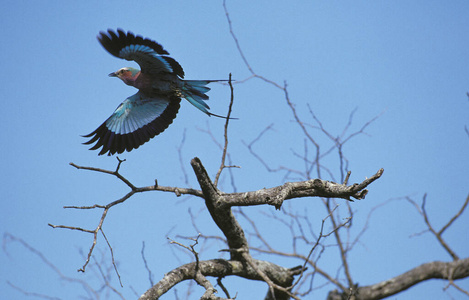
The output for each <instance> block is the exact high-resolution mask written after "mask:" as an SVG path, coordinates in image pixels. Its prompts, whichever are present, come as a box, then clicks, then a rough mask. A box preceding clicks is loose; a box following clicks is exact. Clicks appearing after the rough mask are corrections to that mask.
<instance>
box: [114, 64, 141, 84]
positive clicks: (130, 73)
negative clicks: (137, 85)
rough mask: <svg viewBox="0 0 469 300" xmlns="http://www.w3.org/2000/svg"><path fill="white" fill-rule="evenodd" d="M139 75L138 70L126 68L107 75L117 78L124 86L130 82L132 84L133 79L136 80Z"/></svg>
mask: <svg viewBox="0 0 469 300" xmlns="http://www.w3.org/2000/svg"><path fill="white" fill-rule="evenodd" d="M139 73H140V70H138V69H134V68H130V67H126V68H122V69H119V70H117V71H116V72H112V73H111V74H109V76H110V77H117V78H119V79H121V80H122V81H123V82H125V83H126V84H129V83H130V82H133V81H135V79H137V76H138V75H139Z"/></svg>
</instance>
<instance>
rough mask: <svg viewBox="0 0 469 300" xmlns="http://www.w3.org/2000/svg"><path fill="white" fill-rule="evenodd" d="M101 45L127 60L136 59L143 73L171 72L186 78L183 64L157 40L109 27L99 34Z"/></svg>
mask: <svg viewBox="0 0 469 300" xmlns="http://www.w3.org/2000/svg"><path fill="white" fill-rule="evenodd" d="M98 40H99V42H100V43H101V45H102V46H103V47H104V49H106V50H107V51H108V52H109V53H111V54H112V55H114V56H116V57H119V58H123V59H126V60H134V61H136V62H137V63H138V64H139V65H140V68H141V70H142V72H143V73H147V74H158V73H161V72H166V73H171V74H174V75H177V76H179V77H181V78H184V71H183V69H182V67H181V65H180V64H179V63H178V62H177V61H176V60H174V59H173V58H171V57H169V56H167V55H169V53H168V51H166V50H164V49H163V46H161V45H160V44H158V43H157V42H155V41H152V40H150V39H147V38H143V37H142V36H139V35H134V34H133V33H132V32H130V31H128V32H127V33H125V32H124V31H123V30H122V29H117V33H116V32H114V31H113V30H111V29H109V30H108V31H107V32H103V31H101V32H100V33H99V35H98Z"/></svg>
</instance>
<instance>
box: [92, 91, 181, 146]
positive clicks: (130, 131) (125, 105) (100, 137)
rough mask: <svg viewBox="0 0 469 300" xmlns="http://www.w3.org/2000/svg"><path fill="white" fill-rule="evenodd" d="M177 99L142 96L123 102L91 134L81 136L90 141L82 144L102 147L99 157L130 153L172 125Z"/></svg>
mask: <svg viewBox="0 0 469 300" xmlns="http://www.w3.org/2000/svg"><path fill="white" fill-rule="evenodd" d="M180 101H181V99H180V98H177V97H172V98H169V97H166V96H158V97H151V98H149V97H146V96H145V95H144V94H143V93H142V92H138V93H136V94H135V95H133V96H131V97H129V98H127V99H125V101H124V102H122V103H121V104H120V105H119V106H118V107H117V108H116V110H115V111H114V113H113V114H112V115H111V116H110V117H109V118H108V119H107V120H106V121H105V122H104V123H103V124H102V125H101V126H99V127H98V128H97V129H96V130H95V131H93V132H92V133H90V134H88V135H85V136H84V137H88V138H91V139H90V140H89V141H87V142H85V143H84V144H86V145H89V144H92V143H94V142H96V144H95V145H94V146H93V147H92V148H91V150H96V149H98V148H100V147H102V149H101V151H100V152H99V155H102V154H105V153H108V155H111V154H115V153H122V152H124V151H125V150H127V151H131V150H132V149H136V148H138V147H139V146H141V145H143V144H144V143H146V142H148V141H149V140H150V139H151V138H153V137H154V136H156V135H158V134H160V133H161V132H163V131H164V130H165V129H166V128H168V126H169V125H170V124H171V123H172V122H173V120H174V118H175V117H176V114H177V112H178V110H179V106H180Z"/></svg>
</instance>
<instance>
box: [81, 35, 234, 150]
mask: <svg viewBox="0 0 469 300" xmlns="http://www.w3.org/2000/svg"><path fill="white" fill-rule="evenodd" d="M97 38H98V41H99V43H100V44H101V45H102V46H103V48H104V49H105V50H106V51H107V52H109V53H110V54H111V55H113V56H115V57H118V58H121V59H125V60H128V61H135V62H137V64H138V65H139V66H140V70H139V69H136V68H131V67H125V68H121V69H119V70H117V71H116V72H112V73H110V74H109V76H110V77H117V78H119V79H120V80H122V81H123V82H124V83H125V84H127V85H129V86H133V87H135V88H137V89H138V92H137V93H135V94H134V95H132V96H130V97H128V98H127V99H125V100H124V101H123V102H122V103H121V104H119V106H118V107H117V108H116V110H115V111H114V112H113V113H112V115H111V116H110V117H109V118H108V119H107V120H106V121H104V123H103V124H101V126H99V127H98V128H97V129H96V130H95V131H93V132H91V133H90V134H87V135H84V136H83V137H85V138H90V140H89V141H87V142H85V143H83V144H85V145H90V144H92V143H95V142H96V144H94V145H93V146H92V147H91V148H90V150H97V149H99V148H100V147H102V148H101V150H100V152H99V154H98V155H103V154H106V153H107V155H109V156H110V155H113V154H116V153H118V154H121V153H123V152H124V151H128V152H130V151H132V150H133V149H137V148H138V147H140V146H141V145H143V144H144V143H146V142H148V141H149V140H150V139H151V138H153V137H155V136H156V135H158V134H160V133H162V132H163V131H164V130H165V129H166V128H168V126H169V125H170V124H171V123H172V122H173V120H174V119H175V118H176V115H177V113H178V111H179V108H180V102H181V98H185V99H186V100H187V101H189V102H190V103H191V104H192V105H194V106H195V107H196V108H198V109H199V110H200V111H202V112H204V113H205V114H206V115H208V116H216V117H221V118H225V117H223V116H219V115H216V114H213V113H211V112H209V109H210V107H209V106H208V105H207V103H205V101H207V100H208V99H209V97H208V96H207V95H206V93H207V92H208V91H209V90H210V88H209V87H207V84H209V83H211V82H216V81H226V80H185V79H184V70H183V69H182V67H181V65H180V64H179V63H178V62H177V61H176V60H175V59H173V58H172V57H170V56H169V52H168V51H166V50H165V49H164V48H163V46H162V45H160V44H158V43H157V42H155V41H153V40H151V39H149V38H144V37H142V36H140V35H135V34H133V33H132V32H130V31H127V32H125V31H124V30H122V29H117V30H116V31H113V30H112V29H108V30H107V32H104V31H101V32H99V34H98V36H97Z"/></svg>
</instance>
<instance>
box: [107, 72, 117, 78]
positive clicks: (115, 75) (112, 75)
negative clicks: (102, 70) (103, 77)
mask: <svg viewBox="0 0 469 300" xmlns="http://www.w3.org/2000/svg"><path fill="white" fill-rule="evenodd" d="M108 76H109V77H117V74H116V72H112V73H110V74H109V75H108Z"/></svg>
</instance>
